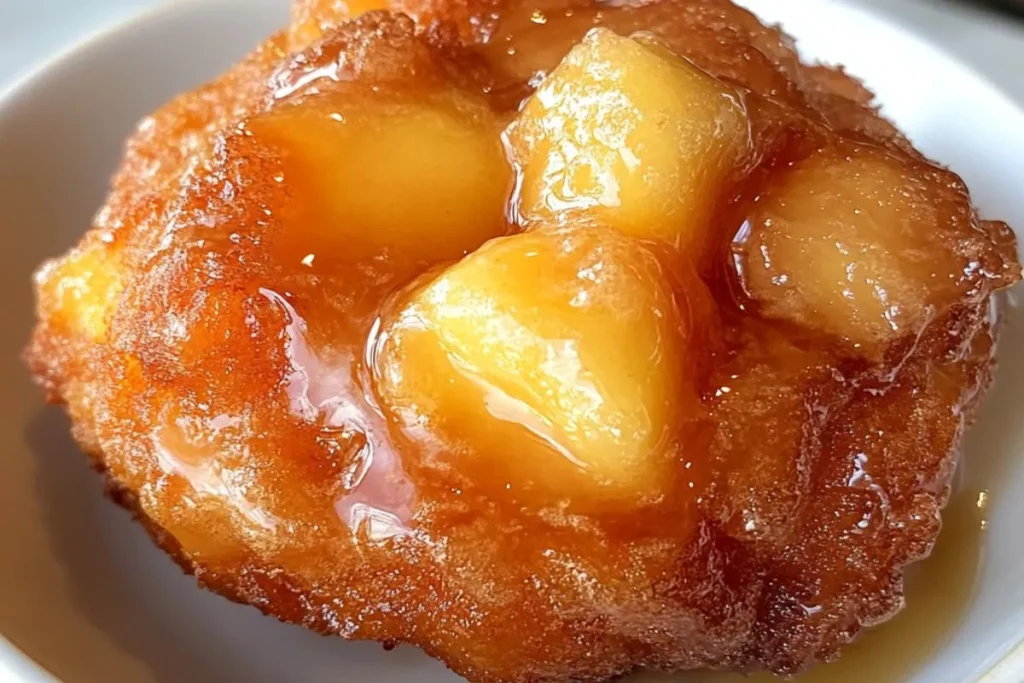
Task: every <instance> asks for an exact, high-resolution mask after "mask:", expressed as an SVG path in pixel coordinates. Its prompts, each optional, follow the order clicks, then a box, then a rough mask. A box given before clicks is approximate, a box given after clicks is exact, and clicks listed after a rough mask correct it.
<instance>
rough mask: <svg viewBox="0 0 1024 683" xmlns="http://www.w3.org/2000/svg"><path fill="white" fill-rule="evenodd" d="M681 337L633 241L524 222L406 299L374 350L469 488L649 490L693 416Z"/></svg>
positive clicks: (659, 482) (606, 494) (386, 388)
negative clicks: (683, 423) (524, 227)
mask: <svg viewBox="0 0 1024 683" xmlns="http://www.w3.org/2000/svg"><path fill="white" fill-rule="evenodd" d="M690 332H691V331H690V330H689V329H687V323H686V320H685V319H684V318H682V317H681V316H680V312H679V310H678V308H677V306H676V302H675V300H674V297H673V294H672V292H671V291H670V289H669V287H668V286H667V284H666V279H665V277H664V274H663V273H662V271H661V268H660V267H659V264H658V262H657V261H656V259H655V258H654V257H653V256H652V255H651V254H650V253H649V252H648V251H646V249H644V248H643V247H642V246H641V245H640V244H639V243H637V242H635V241H633V240H630V239H628V238H625V237H622V236H620V235H618V234H617V233H615V232H614V231H612V230H609V229H605V228H593V229H585V230H569V231H565V230H563V231H546V230H538V231H531V232H526V233H522V234H519V235H515V236H512V237H506V238H501V239H498V240H494V241H492V242H490V243H488V244H486V245H485V246H484V247H482V248H481V249H480V250H478V251H477V252H475V253H474V254H472V255H471V256H469V257H467V258H466V259H465V260H463V261H462V262H460V263H459V264H457V265H455V266H452V267H451V268H450V269H449V270H447V271H446V272H444V273H443V274H442V275H441V276H440V277H438V278H437V279H436V280H434V281H433V282H431V283H429V284H427V285H426V286H424V287H423V288H422V289H420V290H419V291H417V292H415V293H414V294H413V295H412V297H411V299H410V300H409V302H408V304H407V305H406V306H405V307H404V308H403V309H402V310H401V312H400V313H399V314H398V315H397V316H396V317H395V318H394V320H393V321H392V322H391V323H390V324H389V325H388V326H387V327H386V329H385V331H384V333H383V334H382V336H381V338H380V341H379V343H378V344H377V350H376V372H377V382H378V391H379V393H380V396H381V400H382V403H383V404H384V406H385V409H386V411H387V412H388V413H390V415H391V416H392V417H393V418H394V419H395V420H397V422H398V423H399V425H400V426H401V427H402V428H403V429H404V430H405V432H406V433H407V434H411V435H414V436H415V435H422V432H423V429H424V428H426V431H427V432H429V433H430V434H431V435H433V436H434V437H439V438H440V439H441V440H442V441H443V442H446V443H447V444H448V447H447V448H443V449H442V451H444V452H445V453H452V454H455V455H453V456H451V457H456V458H460V459H461V460H460V462H458V463H436V464H438V465H440V466H442V467H448V466H449V465H450V466H451V468H452V469H455V470H457V471H460V472H462V473H464V474H466V478H467V480H468V481H469V482H475V483H476V484H480V483H483V484H484V486H485V488H486V487H488V486H489V487H490V488H492V489H493V490H499V491H504V489H509V490H511V491H512V493H513V494H522V493H524V492H525V494H526V495H536V496H540V497H541V498H544V499H546V500H555V499H559V498H561V497H572V498H573V500H574V502H579V501H580V500H583V499H591V500H596V501H603V500H611V499H622V498H628V499H634V500H635V499H638V498H639V499H644V498H650V497H654V496H657V495H658V494H659V493H661V492H663V491H664V490H665V487H666V486H667V484H668V482H667V479H668V478H667V477H665V476H664V474H665V469H666V467H667V466H668V465H669V463H670V460H671V459H672V457H673V456H672V448H671V442H672V441H673V440H674V438H675V437H676V436H677V434H676V427H677V426H678V423H679V420H680V418H683V419H692V418H694V417H695V415H696V413H697V410H698V406H697V401H696V398H695V395H694V392H693V390H692V388H691V387H690V386H689V384H690V383H691V380H690V379H688V371H687V369H686V367H685V361H684V359H685V358H686V346H687V339H688V337H689V335H690ZM460 454H461V455H460ZM442 457H445V456H442ZM430 465H431V464H430V463H427V466H430ZM474 472H475V473H476V474H475V475H474V474H473V473H474Z"/></svg>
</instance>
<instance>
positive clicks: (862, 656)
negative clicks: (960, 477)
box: [636, 488, 988, 683]
mask: <svg viewBox="0 0 1024 683" xmlns="http://www.w3.org/2000/svg"><path fill="white" fill-rule="evenodd" d="M987 496H988V493H987V491H984V490H981V491H979V490H975V489H967V488H965V489H964V490H962V491H960V492H959V493H957V494H956V495H955V496H954V498H953V499H952V500H951V501H950V504H949V506H948V507H947V508H946V509H945V510H944V511H943V513H942V520H943V528H942V532H941V533H940V535H939V539H938V541H937V543H936V544H935V548H934V549H933V550H932V553H931V554H930V555H929V556H928V560H927V561H926V562H921V563H920V564H917V565H913V566H912V567H911V568H909V570H908V572H907V577H906V582H907V583H906V595H905V598H906V607H904V609H903V611H902V612H900V613H899V614H898V615H896V616H895V617H893V619H892V620H891V621H889V622H887V623H885V624H883V625H882V626H878V627H876V628H874V629H872V630H870V631H867V632H866V633H864V634H863V635H862V636H861V637H860V638H858V639H857V640H856V641H855V642H854V643H852V644H851V645H850V646H848V647H847V648H846V649H845V650H844V651H843V654H842V656H841V657H840V658H839V659H838V660H837V661H835V662H831V663H828V664H818V665H816V666H814V667H813V668H812V669H811V670H810V671H808V672H807V673H804V674H800V675H798V676H795V677H794V678H792V679H791V680H793V681H797V682H798V683H863V682H864V681H879V683H882V682H885V681H902V680H905V679H907V678H909V677H911V676H912V675H913V674H914V673H915V672H916V671H917V670H918V668H919V667H920V666H921V665H923V664H924V663H926V662H927V661H928V659H929V657H931V656H932V655H933V654H935V653H936V652H937V651H939V650H940V649H941V648H942V647H943V646H944V645H945V643H946V642H947V641H948V640H949V638H950V637H951V636H952V634H953V633H954V631H955V629H956V627H957V625H958V624H959V623H960V621H961V619H962V617H963V614H964V611H965V609H966V608H967V607H968V606H969V605H970V602H971V599H972V598H973V596H974V591H975V589H976V586H977V579H978V575H979V571H980V569H981V566H982V558H983V554H984V551H985V524H986V507H987V503H986V500H987ZM778 680H779V679H778V678H777V677H775V676H772V675H770V674H765V673H760V674H753V675H741V674H728V673H717V672H716V673H709V672H699V673H698V672H694V673H688V674H680V675H657V674H643V675H640V676H637V677H636V681H637V683H641V682H643V683H654V682H655V681H666V682H667V681H677V682H679V683H682V682H684V681H685V682H686V683H744V682H745V681H748V682H753V683H772V682H773V681H778Z"/></svg>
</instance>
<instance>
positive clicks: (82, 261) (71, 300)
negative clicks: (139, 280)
mask: <svg viewBox="0 0 1024 683" xmlns="http://www.w3.org/2000/svg"><path fill="white" fill-rule="evenodd" d="M120 276H121V270H120V258H119V255H118V252H117V250H116V249H115V248H114V247H113V246H112V245H110V244H107V243H105V242H104V241H102V240H91V241H88V242H86V243H84V244H82V245H81V246H80V247H79V248H78V249H76V250H75V251H73V252H72V253H71V254H69V255H68V256H66V257H65V258H64V259H62V260H60V261H53V262H51V263H50V264H48V265H47V266H46V267H44V268H43V269H42V270H40V271H39V272H38V273H37V274H36V281H37V283H38V287H39V297H40V299H41V305H43V306H47V307H51V308H52V310H53V311H54V312H55V313H54V320H53V322H56V323H58V324H59V325H60V327H61V328H63V330H64V332H65V333H67V334H69V335H73V336H78V335H81V336H82V337H83V338H84V339H87V340H89V341H92V342H99V341H103V339H104V338H105V337H106V333H107V325H108V324H109V322H110V316H111V315H112V314H113V311H114V306H115V304H116V301H117V297H118V296H119V295H120V293H121V290H122V288H123V284H122V282H121V277H120Z"/></svg>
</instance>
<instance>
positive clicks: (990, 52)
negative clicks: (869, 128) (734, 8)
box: [0, 0, 1024, 106]
mask: <svg viewBox="0 0 1024 683" xmlns="http://www.w3.org/2000/svg"><path fill="white" fill-rule="evenodd" d="M161 1H163V2H203V1H204V0H0V90H3V89H4V88H5V87H6V86H7V85H9V84H10V83H11V82H12V81H13V80H15V79H16V78H17V77H19V76H20V75H23V74H24V73H25V72H26V71H28V70H29V69H31V67H32V66H33V65H35V64H38V63H39V62H41V61H42V60H44V59H46V58H47V57H48V56H50V55H53V54H55V53H56V52H59V51H60V50H62V49H64V48H65V47H67V46H69V45H71V44H73V43H74V42H77V41H78V40H80V39H82V38H83V37H85V36H88V35H89V34H91V33H94V32H96V31H98V30H101V29H102V28H103V27H105V26H109V25H110V24H113V23H115V22H117V21H120V20H123V19H125V18H127V17H130V16H131V15H133V14H136V13H138V12H141V11H144V10H145V9H146V8H147V7H151V6H153V5H155V4H158V3H159V2H161ZM281 1H282V2H287V0H281ZM777 1H778V2H790V3H800V2H805V1H806V0H777ZM835 1H840V2H844V3H846V4H849V5H852V6H858V7H862V8H864V9H866V10H869V11H871V12H874V13H875V14H878V15H882V16H885V17H888V18H890V19H891V20H892V21H893V22H895V23H898V24H900V25H902V26H903V27H905V28H907V29H909V30H911V31H913V32H915V33H917V34H919V35H921V36H922V37H924V38H926V39H928V40H930V41H931V42H933V43H935V44H938V45H940V46H942V47H943V48H944V49H945V50H947V51H948V52H951V53H953V54H954V55H956V56H957V57H959V58H960V59H961V60H962V61H964V62H966V63H968V64H969V65H971V66H972V67H974V68H975V69H976V70H977V71H979V72H981V73H983V74H984V75H985V76H986V77H987V78H988V79H989V80H991V81H993V82H994V83H996V84H997V85H998V86H999V87H1000V88H1002V89H1003V91H1005V92H1006V93H1007V94H1009V95H1011V96H1012V97H1013V98H1014V99H1016V100H1017V101H1018V102H1020V103H1021V104H1022V106H1024V0H835ZM740 4H742V0H740ZM880 47H881V48H882V49H884V46H880Z"/></svg>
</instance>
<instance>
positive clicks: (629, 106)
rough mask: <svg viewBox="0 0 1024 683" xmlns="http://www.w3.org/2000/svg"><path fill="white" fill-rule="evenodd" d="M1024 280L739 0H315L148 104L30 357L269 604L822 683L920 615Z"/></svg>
mask: <svg viewBox="0 0 1024 683" xmlns="http://www.w3.org/2000/svg"><path fill="white" fill-rule="evenodd" d="M1019 278H1020V265H1019V263H1018V261H1017V251H1016V243H1015V239H1014V236H1013V233H1012V232H1011V231H1010V229H1009V228H1008V227H1007V226H1006V225H1005V224H1003V223H999V222H992V221H983V220H981V219H979V217H978V216H977V214H976V212H975V210H974V208H973V207H972V205H971V201H970V197H969V195H968V192H967V190H966V188H965V186H964V184H963V182H962V181H961V180H960V179H959V178H958V177H957V176H956V175H955V174H953V173H952V172H951V171H948V170H946V169H944V168H941V167H939V166H938V165H936V164H934V163H932V162H930V161H928V160H927V159H925V158H924V157H923V156H922V155H920V154H919V153H918V152H916V151H915V150H914V149H913V148H912V147H911V145H910V143H909V142H908V141H907V140H906V139H905V138H904V137H903V136H902V135H901V134H900V133H899V132H898V131H896V129H895V128H894V127H893V126H892V125H891V124H890V123H888V122H887V121H885V120H884V119H883V118H882V117H881V116H879V114H878V113H877V112H876V111H875V110H874V109H873V108H872V106H871V95H870V93H869V92H867V91H866V90H865V89H864V88H863V87H862V86H860V84H859V83H857V82H856V81H855V80H853V79H852V78H850V77H848V76H846V75H845V74H843V73H842V72H839V71H833V70H829V69H825V68H822V67H808V66H804V65H802V64H801V63H800V61H799V59H798V57H797V55H796V53H795V52H794V49H793V43H792V41H791V40H790V39H788V38H787V37H786V36H785V35H784V34H782V33H781V32H780V31H779V30H777V29H775V28H768V27H765V26H763V25H762V24H761V23H760V22H758V21H757V19H756V18H755V17H754V16H753V15H751V14H749V13H748V12H746V11H745V10H742V9H740V8H738V7H736V6H734V5H732V4H731V3H730V2H728V1H727V0H653V1H651V2H642V3H635V4H631V3H611V4H609V3H599V2H593V1H592V0H538V1H537V2H532V3H528V2H525V1H522V0H390V2H383V1H382V0H381V1H378V0H361V1H360V2H341V1H339V0H326V1H324V0H299V1H298V2H296V4H295V9H294V14H293V23H292V25H291V26H290V27H288V28H287V29H286V30H285V31H284V32H282V33H281V34H279V35H278V36H275V37H273V38H271V39H269V40H268V41H267V42H266V43H265V44H264V45H262V46H261V47H260V48H259V49H258V50H257V51H256V52H255V53H254V54H253V55H251V56H250V57H248V58H247V59H246V60H244V61H243V62H241V63H240V64H239V65H238V66H236V67H235V68H234V69H232V70H231V71H230V72H229V73H228V74H226V75H224V76H222V77H221V78H220V79H218V80H216V81H214V82H213V83H211V84H209V85H207V86H204V87H202V88H200V89H198V90H196V91H193V92H191V93H187V94H184V95H182V96H180V97H178V98H177V99H175V100H173V101H172V102H170V103H169V104H167V105H165V106H164V107H163V108H161V109H160V110H158V111H157V112H156V113H155V114H153V115H152V116H150V117H148V118H146V119H145V120H144V121H143V122H142V123H140V124H139V127H138V129H137V131H136V132H135V134H134V135H133V136H132V138H131V139H130V140H129V142H128V146H127V150H126V154H125V158H124V161H123V162H122V166H121V169H120V170H119V171H118V173H117V175H116V176H115V178H114V180H113V185H112V189H111V192H110V194H109V196H108V199H107V202H106V204H105V205H104V207H103V208H102V209H101V210H100V212H99V214H98V215H97V218H96V220H95V223H94V225H93V227H92V229H91V230H90V231H89V232H87V233H86V235H85V237H84V238H83V239H82V242H81V243H80V244H79V245H78V246H77V247H76V248H74V249H73V250H71V251H70V252H69V253H68V254H66V255H65V256H63V257H61V258H59V259H56V260H54V261H52V262H49V263H47V264H45V265H44V266H43V267H42V268H41V269H40V271H39V273H38V276H37V292H38V317H39V323H38V326H37V328H36V331H35V334H34V336H33V338H32V341H31V343H30V345H29V349H28V352H27V357H28V361H29V364H30V366H31V368H32V370H33V371H34V373H35V374H36V376H37V377H38V379H39V381H40V383H41V384H42V385H43V387H44V388H45V390H46V391H47V394H48V396H49V398H50V399H51V400H53V401H54V402H58V403H62V404H64V405H65V406H66V407H67V409H68V411H69V413H70V414H71V416H72V418H73V425H74V432H75V436H76V438H77V439H78V440H79V442H80V443H81V444H82V447H83V449H84V450H85V451H86V452H88V453H89V454H90V456H91V457H92V458H93V459H94V461H95V463H96V465H97V467H98V468H100V469H101V470H103V471H104V472H105V473H106V476H107V477H108V480H109V482H110V483H111V485H112V487H113V488H114V489H115V490H116V491H117V493H118V500H119V501H121V502H123V503H125V504H126V505H128V506H129V507H131V508H132V509H133V510H134V511H135V512H136V513H137V514H138V515H139V517H140V519H141V520H142V522H143V523H144V524H145V525H146V528H147V529H148V530H149V531H150V532H151V533H152V534H153V536H154V538H155V540H156V541H157V542H158V543H159V544H160V545H161V546H162V547H163V548H164V549H165V550H167V551H168V552H170V553H171V554H172V555H173V556H174V558H175V559H176V560H177V561H178V563H179V564H181V566H182V567H183V568H184V569H185V570H186V571H189V572H193V573H195V575H196V576H197V577H198V578H199V580H200V582H201V583H202V584H203V585H205V586H207V587H209V588H211V589H213V590H215V591H218V592H220V593H222V594H224V595H226V596H228V597H230V598H231V599H234V600H237V601H240V602H245V603H249V604H252V605H254V606H256V607H257V608H259V609H260V610H262V611H263V612H265V613H267V614H270V615H273V616H275V617H277V618H280V619H283V620H286V621H290V622H295V623H299V624H303V625H305V626H307V627H308V628H311V629H313V630H316V631H319V632H322V633H329V634H336V635H340V636H342V637H344V638H350V639H362V640H376V641H380V642H382V643H384V644H385V645H386V646H388V647H390V646H393V645H394V644H397V643H410V644H413V645H416V646H419V647H421V648H423V649H424V650H426V651H427V652H428V653H429V654H431V655H433V656H435V657H438V658H440V659H441V660H443V661H444V662H445V663H446V664H447V665H448V666H449V667H451V668H452V669H453V670H454V671H456V672H458V673H459V674H461V675H463V676H465V677H466V678H468V679H470V680H472V681H479V682H481V683H490V682H494V683H497V682H512V681H523V682H526V681H531V682H543V681H550V682H555V681H564V680H574V681H604V680H607V679H610V678H614V677H616V676H619V675H622V674H625V673H628V672H630V671H632V670H634V669H637V668H641V667H646V668H650V669H657V670H665V671H672V670H682V669H692V668H700V667H712V668H729V669H736V670H743V671H749V670H757V669H769V670H771V671H775V672H779V673H792V672H796V671H799V670H801V669H803V668H805V667H807V666H809V665H811V664H813V663H815V662H818V661H823V660H829V659H832V658H834V657H836V656H837V655H838V654H839V652H840V650H841V648H842V647H843V645H844V644H846V643H848V642H849V641H850V640H851V639H853V638H854V637H855V636H856V635H857V633H858V632H859V631H860V630H861V629H862V628H864V627H869V626H872V625H875V624H878V623H880V622H883V621H885V620H887V619H888V618H890V617H892V616H893V615H894V614H895V613H896V612H897V611H898V610H899V609H900V608H901V607H902V602H903V596H902V581H903V573H904V569H905V567H906V566H907V565H908V564H909V563H911V562H914V561H916V560H920V559H922V558H924V557H925V556H926V555H927V554H928V552H929V551H930V548H931V546H932V543H933V542H934V540H935V537H936V535H937V533H938V530H939V526H940V522H941V510H942V508H943V506H944V505H945V502H946V499H947V497H948V494H949V491H950V487H951V482H952V477H953V473H954V470H955V467H956V464H957V457H958V455H957V454H958V445H959V441H960V438H961V436H962V433H963V430H964V428H965V426H966V424H967V421H968V420H969V419H970V416H971V413H972V411H973V410H974V408H975V406H976V405H977V402H978V400H979V398H980V397H981V395H982V393H983V392H984V389H985V388H986V387H987V385H988V383H989V381H990V377H991V368H992V363H993V357H994V350H995V335H996V330H997V323H998V321H997V319H996V316H995V314H994V311H995V310H996V307H995V306H994V305H993V303H994V301H995V299H994V297H995V296H996V295H997V293H998V292H999V290H1001V289H1003V288H1006V287H1008V286H1010V285H1012V284H1013V283H1015V282H1016V281H1017V280H1018V279H1019ZM339 666H340V665H339Z"/></svg>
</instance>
